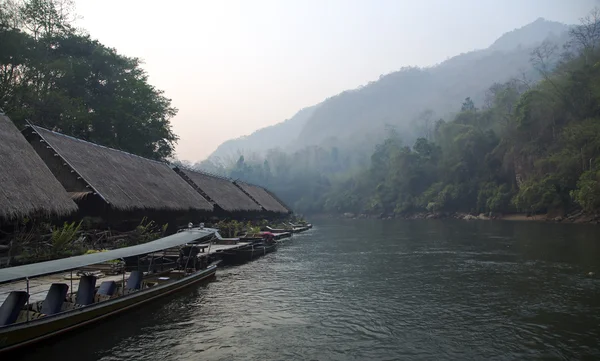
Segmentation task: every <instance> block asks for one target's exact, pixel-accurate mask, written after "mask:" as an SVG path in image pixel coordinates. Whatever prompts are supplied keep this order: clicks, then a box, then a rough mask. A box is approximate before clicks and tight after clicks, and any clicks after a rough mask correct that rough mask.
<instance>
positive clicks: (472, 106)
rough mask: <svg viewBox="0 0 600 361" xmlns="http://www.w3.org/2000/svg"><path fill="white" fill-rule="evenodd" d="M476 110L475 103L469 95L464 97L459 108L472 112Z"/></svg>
mask: <svg viewBox="0 0 600 361" xmlns="http://www.w3.org/2000/svg"><path fill="white" fill-rule="evenodd" d="M476 110H477V109H476V108H475V103H473V101H472V100H471V98H470V97H467V98H466V99H465V101H464V102H463V103H462V107H461V108H460V111H461V112H474V111H476Z"/></svg>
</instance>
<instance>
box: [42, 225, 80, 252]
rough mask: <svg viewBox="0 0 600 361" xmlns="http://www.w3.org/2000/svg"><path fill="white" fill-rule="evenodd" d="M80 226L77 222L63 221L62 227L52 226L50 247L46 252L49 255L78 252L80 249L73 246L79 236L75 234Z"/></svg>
mask: <svg viewBox="0 0 600 361" xmlns="http://www.w3.org/2000/svg"><path fill="white" fill-rule="evenodd" d="M80 227H81V222H79V223H77V224H76V223H75V222H73V223H67V222H65V223H64V224H63V226H62V227H60V228H59V227H53V228H52V237H51V238H50V249H49V250H48V252H47V253H48V254H49V255H50V256H51V257H59V256H65V255H73V254H79V253H81V251H80V250H79V249H77V247H76V246H75V241H76V240H77V239H78V238H79V236H78V235H77V234H78V232H79V229H80Z"/></svg>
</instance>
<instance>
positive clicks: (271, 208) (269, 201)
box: [234, 181, 291, 214]
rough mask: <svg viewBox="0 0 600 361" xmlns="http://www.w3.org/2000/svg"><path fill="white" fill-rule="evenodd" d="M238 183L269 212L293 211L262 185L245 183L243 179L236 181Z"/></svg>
mask: <svg viewBox="0 0 600 361" xmlns="http://www.w3.org/2000/svg"><path fill="white" fill-rule="evenodd" d="M234 184H235V185H237V186H238V187H239V188H240V189H241V190H242V191H243V192H244V193H246V194H247V195H248V196H249V197H250V198H252V199H253V200H254V201H255V202H256V203H258V204H260V205H261V206H262V207H263V208H264V209H265V210H266V211H267V212H272V213H277V214H289V213H291V212H290V210H289V209H287V208H286V207H285V206H284V205H283V204H282V203H280V202H279V201H278V200H277V199H276V198H275V197H274V196H272V195H271V194H270V192H268V191H267V190H265V189H264V188H262V187H259V186H256V185H253V184H248V183H244V182H241V181H235V182H234Z"/></svg>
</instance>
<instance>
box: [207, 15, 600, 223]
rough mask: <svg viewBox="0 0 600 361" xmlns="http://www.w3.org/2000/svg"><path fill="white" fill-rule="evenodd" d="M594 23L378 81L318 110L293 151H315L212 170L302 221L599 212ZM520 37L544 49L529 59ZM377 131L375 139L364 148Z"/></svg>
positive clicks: (599, 92) (534, 27)
mask: <svg viewBox="0 0 600 361" xmlns="http://www.w3.org/2000/svg"><path fill="white" fill-rule="evenodd" d="M599 20H600V11H598V10H594V11H593V12H592V13H591V14H590V16H588V17H587V18H586V19H584V20H583V22H582V25H581V26H577V27H571V28H570V30H569V31H568V32H567V33H562V34H556V33H555V32H556V29H563V28H565V29H566V27H564V26H562V25H560V24H558V25H557V24H555V23H549V22H546V21H542V20H538V21H536V22H535V23H533V24H530V25H529V26H527V27H525V28H523V29H520V30H517V31H515V32H512V33H509V34H507V35H505V38H504V39H502V38H501V39H499V40H498V41H497V42H496V43H495V46H496V47H499V48H506V47H508V45H507V44H509V43H511V42H513V43H514V44H515V46H516V49H514V50H512V51H496V50H494V49H486V50H485V51H479V52H473V53H469V54H463V55H460V56H458V57H455V58H453V59H450V60H448V61H446V62H444V63H443V64H440V65H439V66H437V67H434V68H432V69H405V70H402V71H400V72H397V73H393V74H390V75H388V76H385V77H382V79H380V80H379V81H377V82H374V83H373V84H370V85H368V86H366V87H364V88H361V89H357V90H354V91H350V92H346V93H343V94H341V95H339V96H336V97H334V98H331V99H329V100H327V101H325V102H324V103H322V104H320V105H319V107H318V108H317V109H315V111H314V113H313V115H312V116H311V117H310V119H308V122H307V124H306V126H305V128H304V130H303V133H301V136H300V137H299V140H304V141H307V139H306V137H307V136H308V134H313V135H314V137H313V138H312V140H314V139H315V138H319V139H320V140H321V141H323V142H324V143H322V144H316V145H315V144H312V145H311V144H310V143H307V146H305V147H298V148H297V150H296V151H293V152H289V151H288V152H286V151H282V150H271V151H268V152H267V155H266V157H264V158H262V157H248V156H246V157H244V156H242V157H239V159H238V160H237V161H236V162H235V163H234V164H230V165H227V166H226V167H215V168H219V169H220V171H221V172H222V173H226V174H228V175H230V176H231V177H234V178H239V179H243V180H246V181H249V182H254V183H258V184H262V185H265V186H267V187H269V188H270V189H271V190H273V191H274V192H276V193H277V194H278V195H279V196H280V197H281V198H282V199H283V200H284V201H285V202H286V203H288V204H289V205H291V206H293V207H294V208H295V209H296V210H297V211H300V212H330V213H331V212H333V213H343V212H352V213H367V214H371V215H384V216H393V215H396V216H403V215H407V214H411V213H415V212H473V213H480V212H500V213H508V212H517V211H518V212H550V213H551V214H557V215H560V214H563V213H564V212H569V211H572V210H574V209H583V210H585V211H588V212H598V210H600V161H599V160H598V157H599V156H600V118H599V116H600V87H599V86H598V84H600V23H599V22H598V21H599ZM546 25H548V26H549V27H548V29H549V30H548V32H546V31H544V30H542V31H540V30H539V29H540V28H544V27H545V26H546ZM520 31H522V32H523V33H522V34H530V32H533V33H536V34H540V36H542V35H543V36H544V38H545V39H546V40H547V41H544V42H541V41H535V42H534V43H533V44H530V45H531V46H528V47H525V46H524V44H523V41H520V40H518V39H521V38H520V37H519V36H518V34H519V32H520ZM547 35H549V36H547ZM523 39H528V41H531V39H535V40H541V39H539V38H537V37H531V36H529V35H527V36H523ZM517 43H518V44H517ZM523 73H524V74H525V76H522V75H523ZM494 74H495V75H494ZM485 82H487V84H484V83H485ZM471 92H472V93H471ZM416 94H420V95H419V96H416ZM440 109H441V110H440ZM436 113H437V114H436ZM414 114H417V116H414ZM441 114H445V115H443V116H441ZM319 119H320V121H317V120H319ZM385 123H388V124H390V123H391V124H393V125H395V126H387V127H384V126H383V125H384V124H385ZM318 124H321V125H322V126H318ZM378 125H382V126H381V128H384V129H386V131H385V133H386V136H385V137H383V138H382V139H381V140H380V141H377V137H370V138H369V132H370V130H373V129H377V127H378ZM353 133H356V134H353ZM381 133H384V132H383V129H382V130H381ZM334 137H336V138H338V139H337V140H335V139H333V138H334ZM340 137H346V139H347V140H352V141H349V142H347V143H346V144H344V142H341V141H340V140H339V138H340ZM411 138H412V139H411ZM361 140H362V142H361ZM366 142H373V144H377V145H376V146H374V147H373V148H372V150H370V151H369V149H368V146H364V144H365V143H366ZM213 171H214V170H213Z"/></svg>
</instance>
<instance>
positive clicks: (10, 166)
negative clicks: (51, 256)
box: [0, 113, 77, 219]
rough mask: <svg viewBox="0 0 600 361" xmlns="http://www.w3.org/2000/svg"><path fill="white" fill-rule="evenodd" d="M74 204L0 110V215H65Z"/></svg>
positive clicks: (74, 207)
mask: <svg viewBox="0 0 600 361" xmlns="http://www.w3.org/2000/svg"><path fill="white" fill-rule="evenodd" d="M76 210H77V206H76V205H75V203H73V201H72V200H71V199H70V198H69V196H68V195H67V192H66V191H65V189H64V188H63V187H62V186H61V185H60V183H59V182H58V180H56V178H54V176H53V175H52V173H51V172H50V169H48V167H47V166H46V165H45V164H44V162H43V161H42V159H41V158H40V157H39V156H38V155H37V153H36V152H35V151H34V150H33V148H32V147H31V145H30V144H29V143H28V142H27V140H25V138H24V137H23V135H22V134H21V132H19V130H18V129H17V127H15V125H14V124H13V122H12V121H11V120H10V119H8V117H6V116H4V115H3V114H1V113H0V218H1V219H14V218H18V217H24V216H28V215H34V214H44V215H47V216H63V215H68V214H69V213H72V212H74V211H76Z"/></svg>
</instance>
